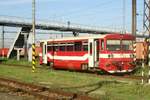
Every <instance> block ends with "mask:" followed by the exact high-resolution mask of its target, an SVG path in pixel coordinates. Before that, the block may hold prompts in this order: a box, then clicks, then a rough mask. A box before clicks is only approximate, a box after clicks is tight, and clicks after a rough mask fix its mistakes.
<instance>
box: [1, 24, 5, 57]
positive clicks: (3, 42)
mask: <svg viewBox="0 0 150 100" xmlns="http://www.w3.org/2000/svg"><path fill="white" fill-rule="evenodd" d="M4 44H5V41H4V26H2V57H4Z"/></svg>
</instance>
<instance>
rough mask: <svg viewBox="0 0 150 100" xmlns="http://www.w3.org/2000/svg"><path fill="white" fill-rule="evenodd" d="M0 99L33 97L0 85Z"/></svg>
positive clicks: (21, 99) (31, 98) (11, 99)
mask: <svg viewBox="0 0 150 100" xmlns="http://www.w3.org/2000/svg"><path fill="white" fill-rule="evenodd" d="M0 100H34V98H33V97H31V96H29V95H27V94H24V93H21V92H20V93H19V92H15V91H11V90H9V89H7V88H4V87H1V86H0Z"/></svg>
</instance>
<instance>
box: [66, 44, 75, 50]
mask: <svg viewBox="0 0 150 100" xmlns="http://www.w3.org/2000/svg"><path fill="white" fill-rule="evenodd" d="M66 45H67V51H73V45H74V44H73V43H67V44H66Z"/></svg>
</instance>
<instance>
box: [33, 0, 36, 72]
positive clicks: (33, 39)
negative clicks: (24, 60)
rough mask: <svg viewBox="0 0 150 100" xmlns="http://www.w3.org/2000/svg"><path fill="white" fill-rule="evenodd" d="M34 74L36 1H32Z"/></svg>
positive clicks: (34, 64) (34, 63)
mask: <svg viewBox="0 0 150 100" xmlns="http://www.w3.org/2000/svg"><path fill="white" fill-rule="evenodd" d="M32 33H33V34H32V40H33V44H32V72H35V67H36V62H35V0H32Z"/></svg>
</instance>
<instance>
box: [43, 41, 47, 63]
mask: <svg viewBox="0 0 150 100" xmlns="http://www.w3.org/2000/svg"><path fill="white" fill-rule="evenodd" d="M42 59H43V63H44V64H47V42H43V46H42Z"/></svg>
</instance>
